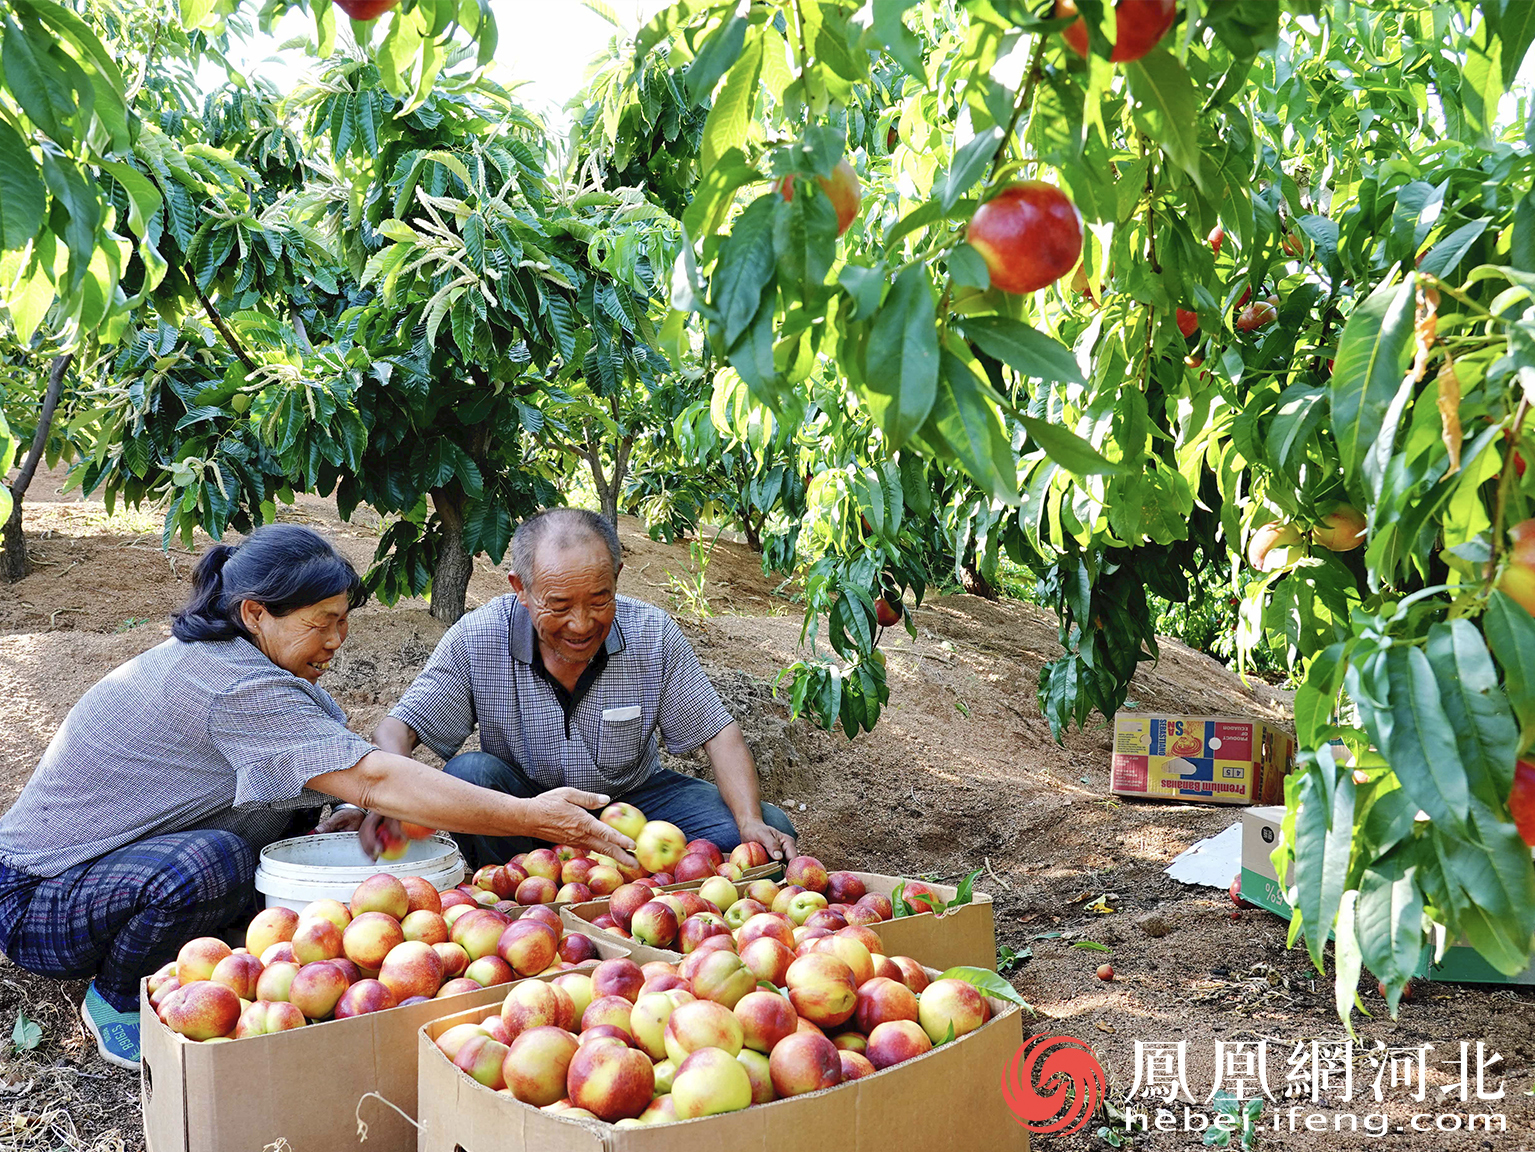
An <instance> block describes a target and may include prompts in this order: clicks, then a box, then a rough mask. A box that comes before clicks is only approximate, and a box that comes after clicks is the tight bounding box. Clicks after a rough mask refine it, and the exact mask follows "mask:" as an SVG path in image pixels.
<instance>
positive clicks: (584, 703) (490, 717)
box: [390, 595, 734, 796]
mask: <svg viewBox="0 0 1535 1152" xmlns="http://www.w3.org/2000/svg"><path fill="white" fill-rule="evenodd" d="M535 643H536V639H535V636H534V632H533V619H532V617H531V616H530V615H529V613H528V611H527V609H525V608H524V607H523V606H522V604H521V603H520V602H519V601H518V599H517V597H516V596H514V595H506V596H499V597H497V598H496V599H494V600H492V601H491V602H490V603H489V604H486V605H485V606H484V607H483V608H477V609H476V610H475V611H473V612H470V613H469V614H468V615H466V616H464V617H463V618H462V619H460V620H459V621H458V623H457V624H454V625H453V627H451V628H449V629H448V631H447V632H446V633H445V634H444V635H443V638H442V639H441V640H440V641H439V642H438V644H437V649H436V651H435V652H433V653H432V658H431V660H430V661H428V663H427V666H426V667H425V668H424V669H423V670H422V672H421V674H420V675H419V676H417V677H416V680H415V682H414V683H413V684H412V685H411V686H410V688H409V689H407V690H406V692H405V695H404V696H403V697H401V699H400V702H399V703H398V704H396V705H395V707H394V709H393V710H392V711H391V712H390V715H391V716H395V717H397V718H398V719H400V720H402V721H404V722H405V723H406V724H408V725H410V727H411V728H412V729H414V730H415V732H416V734H417V735H418V736H420V737H421V740H422V741H423V742H424V743H425V744H426V745H427V747H429V748H431V749H432V751H434V752H436V753H437V754H438V755H439V756H441V757H443V758H444V759H447V758H448V757H450V756H452V755H453V754H454V753H455V752H457V751H458V750H459V748H460V747H462V746H463V743H464V741H465V740H466V739H468V737H469V734H470V733H471V732H473V731H474V730H475V728H476V727H478V728H479V731H480V748H481V749H482V750H483V751H486V752H489V753H490V754H491V755H493V756H497V757H500V758H501V759H502V760H505V761H507V762H508V763H511V764H515V765H517V766H518V767H520V768H521V769H522V770H523V771H525V772H526V773H527V774H528V775H529V776H531V777H533V779H535V780H537V781H538V782H539V783H540V784H543V785H544V786H545V787H547V788H559V787H562V786H568V787H572V788H581V789H584V790H586V791H588V792H598V793H606V794H609V795H615V796H616V795H622V794H623V793H624V792H627V791H628V790H629V789H631V788H635V787H637V786H638V785H640V784H641V783H643V782H644V781H645V780H646V779H647V778H648V777H649V776H650V774H651V773H652V772H654V771H655V770H656V769H657V768H658V767H659V766H660V760H661V757H660V741H661V740H665V741H666V747H667V748H668V749H669V750H670V751H671V752H673V753H682V752H687V751H690V750H691V749H693V748H696V747H698V746H699V745H700V744H702V743H704V742H705V741H707V740H710V739H712V738H713V737H715V736H717V735H718V734H719V733H720V731H721V730H722V729H724V728H725V727H726V726H727V725H729V724H731V723H732V722H733V721H734V717H732V716H731V715H730V713H729V712H728V711H726V709H725V705H724V704H723V703H722V702H721V700H720V697H719V693H718V692H716V691H715V690H714V685H713V684H711V683H710V682H709V677H708V676H706V675H705V674H704V670H703V668H702V666H701V665H700V664H699V663H698V657H697V655H696V654H695V653H694V652H693V647H692V645H690V644H689V643H688V641H687V637H685V636H684V635H683V634H682V629H681V628H679V627H677V622H676V621H675V620H673V619H672V618H671V617H670V616H668V615H667V614H666V613H665V612H663V611H661V609H659V608H656V607H654V606H653V605H650V604H646V603H644V602H642V601H639V600H631V599H630V598H629V597H627V596H620V597H618V608H617V611H616V614H615V616H614V620H613V627H612V630H611V631H610V632H609V633H608V639H607V643H606V645H605V647H606V649H607V655H608V662H607V667H606V668H604V669H603V671H602V673H601V675H599V676H598V677H597V679H596V680H595V681H594V682H593V684H592V685H591V688H590V689H589V690H588V691H587V693H586V695H585V696H583V697H582V698H581V700H580V702H579V703H578V704H577V705H576V708H575V711H574V712H573V714H572V716H571V724H570V729H569V730H570V735H569V737H568V738H567V737H566V734H565V733H566V724H565V712H564V709H563V708H562V707H561V705H560V702H559V699H558V697H557V696H556V695H555V691H554V689H553V687H551V686H550V684H549V683H548V682H547V681H546V680H544V679H542V678H541V677H540V676H538V675H537V674H536V673H535V671H534V670H533V667H532V661H533V654H534V645H535Z"/></svg>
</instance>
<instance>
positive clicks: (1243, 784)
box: [1109, 712, 1295, 804]
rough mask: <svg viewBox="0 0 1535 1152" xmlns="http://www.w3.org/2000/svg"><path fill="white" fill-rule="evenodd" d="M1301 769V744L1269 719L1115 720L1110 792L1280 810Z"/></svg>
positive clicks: (1132, 716)
mask: <svg viewBox="0 0 1535 1152" xmlns="http://www.w3.org/2000/svg"><path fill="white" fill-rule="evenodd" d="M1294 767H1295V739H1294V737H1292V736H1291V735H1290V734H1289V733H1288V732H1286V731H1284V730H1283V729H1281V728H1276V727H1275V726H1274V725H1273V724H1270V723H1268V722H1266V721H1263V720H1251V719H1243V718H1241V717H1221V716H1158V715H1152V714H1150V713H1145V712H1120V713H1118V714H1117V715H1115V717H1114V761H1113V771H1112V774H1111V777H1110V785H1109V790H1110V791H1111V792H1113V793H1114V795H1116V796H1141V797H1145V798H1147V799H1151V800H1199V801H1203V802H1205V803H1208V804H1274V803H1281V802H1283V800H1284V778H1285V776H1286V775H1288V774H1289V772H1290V771H1291V769H1293V768H1294Z"/></svg>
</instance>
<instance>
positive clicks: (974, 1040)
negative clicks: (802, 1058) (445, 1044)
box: [418, 973, 1029, 1152]
mask: <svg viewBox="0 0 1535 1152" xmlns="http://www.w3.org/2000/svg"><path fill="white" fill-rule="evenodd" d="M934 975H936V973H934ZM988 1002H989V1003H990V1005H991V1010H992V1019H991V1020H990V1021H988V1022H987V1023H986V1024H985V1025H983V1026H982V1027H980V1028H978V1029H976V1030H975V1031H974V1032H972V1033H970V1034H969V1035H968V1036H963V1037H961V1038H960V1039H959V1040H956V1041H954V1042H953V1043H952V1044H945V1045H944V1046H942V1047H941V1048H936V1049H934V1050H933V1051H931V1052H929V1053H927V1054H926V1055H924V1056H919V1057H917V1059H915V1060H908V1061H906V1062H905V1063H902V1064H897V1065H896V1066H895V1067H893V1068H886V1069H885V1070H884V1071H883V1072H876V1073H875V1074H874V1075H872V1076H866V1077H864V1078H863V1079H862V1080H855V1081H853V1082H852V1083H850V1084H841V1085H838V1086H837V1087H835V1088H827V1089H823V1090H822V1091H820V1092H811V1093H807V1094H805V1095H803V1096H794V1097H791V1098H789V1099H787V1100H775V1101H774V1102H773V1103H771V1104H758V1105H754V1106H753V1107H751V1108H747V1109H745V1110H744V1111H741V1112H732V1113H728V1114H726V1115H724V1116H710V1117H706V1118H704V1119H701V1120H684V1121H680V1122H677V1123H673V1124H659V1125H656V1126H654V1127H644V1128H614V1127H612V1126H611V1125H608V1124H603V1123H601V1122H599V1121H592V1120H580V1119H567V1118H564V1117H561V1116H559V1115H555V1114H551V1113H548V1112H543V1111H540V1110H539V1109H537V1108H534V1107H532V1106H531V1105H528V1104H523V1103H521V1102H520V1101H518V1100H516V1099H515V1098H513V1097H512V1096H510V1095H508V1094H506V1093H500V1092H492V1091H491V1090H490V1089H489V1088H486V1087H485V1086H484V1085H482V1084H480V1083H478V1082H476V1081H475V1080H473V1079H471V1078H470V1077H468V1076H466V1075H464V1073H462V1072H460V1071H459V1070H458V1069H457V1068H455V1067H454V1066H453V1064H452V1063H451V1062H450V1061H449V1060H448V1058H447V1057H445V1056H444V1055H443V1054H442V1053H441V1052H439V1051H438V1050H437V1046H436V1044H434V1043H433V1041H434V1040H435V1039H436V1038H437V1037H438V1036H441V1035H442V1034H443V1032H445V1031H446V1030H447V1029H449V1028H451V1027H452V1026H453V1025H455V1024H465V1023H475V1022H477V1021H479V1020H483V1019H484V1018H485V1017H486V1016H488V1015H489V1012H488V1011H487V1010H486V1009H484V1008H477V1009H470V1010H468V1011H465V1012H460V1013H457V1014H455V1015H453V1016H448V1017H444V1018H443V1019H440V1020H434V1021H432V1022H431V1023H430V1024H428V1025H426V1026H425V1027H424V1028H422V1029H421V1032H420V1035H419V1039H418V1046H419V1054H420V1086H421V1112H420V1121H421V1146H420V1152H535V1150H536V1152H738V1150H741V1149H752V1150H754V1152H755V1150H757V1149H772V1150H773V1152H821V1150H822V1149H836V1150H837V1152H1028V1147H1029V1134H1028V1130H1027V1129H1025V1128H1024V1127H1023V1126H1022V1124H1020V1123H1019V1121H1018V1120H1016V1119H1015V1118H1014V1116H1013V1114H1012V1112H1011V1111H1010V1110H1009V1109H1008V1106H1007V1102H1006V1099H1005V1097H1004V1096H1003V1092H1002V1080H1003V1076H1004V1074H1005V1073H1006V1071H1007V1068H1008V1064H1009V1062H1010V1061H1011V1060H1012V1058H1013V1056H1014V1054H1015V1053H1016V1052H1017V1051H1018V1048H1019V1046H1020V1045H1021V1044H1022V1043H1023V1025H1022V1017H1021V1016H1020V1013H1019V1009H1018V1008H1017V1006H1015V1005H1013V1004H1009V1003H1007V1002H1006V1001H1004V1000H993V999H991V998H990V997H988Z"/></svg>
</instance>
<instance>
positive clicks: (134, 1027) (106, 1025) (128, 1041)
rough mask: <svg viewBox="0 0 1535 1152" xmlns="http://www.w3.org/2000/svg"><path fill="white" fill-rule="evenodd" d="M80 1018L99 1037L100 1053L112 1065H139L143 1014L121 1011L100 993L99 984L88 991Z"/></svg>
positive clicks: (98, 1048)
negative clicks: (140, 1016)
mask: <svg viewBox="0 0 1535 1152" xmlns="http://www.w3.org/2000/svg"><path fill="white" fill-rule="evenodd" d="M80 1018H81V1019H82V1020H84V1021H85V1029H86V1031H87V1032H89V1033H90V1034H91V1035H92V1036H94V1037H95V1038H96V1050H97V1051H98V1052H100V1053H101V1058H102V1059H103V1060H105V1061H107V1063H109V1064H117V1065H120V1066H121V1067H123V1068H134V1069H136V1068H138V1066H139V1014H138V1013H137V1012H119V1011H118V1010H117V1009H116V1008H114V1007H112V1005H110V1004H108V1003H107V1002H106V1000H105V999H103V998H102V995H101V993H100V992H98V991H96V982H95V981H94V980H92V981H91V986H90V987H89V988H87V989H86V990H85V1001H84V1002H83V1003H82V1004H81V1005H80Z"/></svg>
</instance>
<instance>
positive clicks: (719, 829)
mask: <svg viewBox="0 0 1535 1152" xmlns="http://www.w3.org/2000/svg"><path fill="white" fill-rule="evenodd" d="M447 771H448V774H449V775H452V776H457V777H458V778H459V779H460V780H467V781H469V783H471V784H478V785H479V786H480V787H481V788H492V789H494V790H495V791H497V792H505V793H507V794H508V795H511V796H521V797H522V798H524V799H529V800H530V799H532V798H533V797H534V796H537V795H539V794H541V793H543V792H547V791H549V789H547V788H545V787H544V786H543V785H542V784H539V783H538V782H537V781H535V780H533V779H532V778H531V777H529V776H528V775H527V774H526V773H524V772H523V771H522V769H521V768H518V767H517V766H516V765H513V764H508V763H507V762H506V761H505V760H502V759H500V758H499V757H496V756H492V755H491V754H490V753H489V752H460V753H459V754H458V755H457V756H455V757H453V759H451V760H449V761H448V763H447ZM612 799H613V800H615V801H618V800H622V801H624V802H625V803H627V804H633V805H634V806H635V807H636V808H638V809H639V810H640V811H641V812H643V813H645V816H646V817H647V818H648V819H651V820H666V821H669V822H670V823H672V824H675V825H677V827H678V828H681V829H682V831H683V834H684V835H686V836H687V838H688V839H689V840H700V839H701V840H712V841H714V843H715V844H717V845H719V848H720V851H721V852H724V853H726V854H729V852H730V850H731V849H732V848H734V847H735V846H736V845H737V844H739V843H740V842H741V832H740V830H739V829H738V828H737V827H736V822H735V817H733V816H731V814H730V809H729V808H727V807H726V806H725V801H724V798H723V797H721V796H720V790H719V789H718V788H716V787H715V786H714V785H713V784H711V783H709V782H708V781H707V780H699V779H696V778H694V777H692V776H684V775H682V773H680V772H673V771H671V770H670V769H668V768H661V769H658V770H657V771H656V772H655V773H654V774H653V775H651V777H650V779H648V780H646V781H645V782H644V783H643V784H641V785H640V786H639V787H638V788H635V789H633V790H632V791H630V792H628V793H627V794H625V795H623V796H614V797H613V798H612ZM593 815H596V813H593ZM762 818H763V820H765V821H766V822H767V823H769V824H771V825H772V826H773V827H774V828H777V829H778V830H779V831H780V832H783V833H786V834H787V835H789V836H794V835H796V833H795V831H794V825H793V824H791V823H790V822H789V817H788V816H787V815H786V814H785V813H784V811H783V809H782V808H779V807H777V806H776V805H773V804H763V805H762ZM454 839H455V840H457V841H458V846H459V849H460V850H461V851H462V852H463V853H464V855H465V856H466V857H467V858H468V859H469V864H470V867H471V868H479V867H482V866H483V865H486V864H504V863H506V862H507V861H508V860H510V859H511V858H512V857H513V856H515V855H517V853H519V852H530V851H532V850H533V849H534V848H537V847H539V843H538V842H537V841H535V840H531V839H529V838H528V837H526V836H467V835H456V836H455V837H454Z"/></svg>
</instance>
